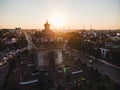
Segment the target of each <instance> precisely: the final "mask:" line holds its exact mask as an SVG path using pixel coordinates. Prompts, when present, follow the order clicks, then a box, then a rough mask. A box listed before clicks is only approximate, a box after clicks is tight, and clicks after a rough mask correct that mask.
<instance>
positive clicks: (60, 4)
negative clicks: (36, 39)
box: [0, 0, 120, 29]
mask: <svg viewBox="0 0 120 90" xmlns="http://www.w3.org/2000/svg"><path fill="white" fill-rule="evenodd" d="M54 13H58V14H59V16H64V18H65V20H63V21H65V22H64V24H61V23H60V24H61V25H62V26H61V27H59V28H57V27H55V25H54V24H53V23H54V22H55V23H56V21H54V20H53V22H52V21H51V19H53V18H54ZM51 17H52V18H51ZM58 18H59V17H58ZM46 20H48V21H49V23H50V24H51V29H83V28H84V29H90V27H91V28H93V29H120V0H0V28H15V27H21V28H24V29H43V28H44V26H43V24H44V23H45V22H46ZM59 20H60V19H58V21H57V24H59V23H58V22H59Z"/></svg>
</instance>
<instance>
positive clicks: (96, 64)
mask: <svg viewBox="0 0 120 90" xmlns="http://www.w3.org/2000/svg"><path fill="white" fill-rule="evenodd" d="M69 54H71V55H74V57H78V58H80V60H81V61H82V62H83V63H87V66H88V67H93V68H94V69H98V71H99V72H100V73H102V74H105V75H108V76H109V78H111V79H112V80H114V81H115V82H117V83H118V84H120V69H116V68H114V67H111V66H109V65H107V64H105V63H102V62H100V61H98V60H94V61H93V63H92V64H89V63H88V61H89V60H90V59H91V58H90V57H88V56H85V55H83V54H81V53H78V52H73V50H72V51H71V50H69Z"/></svg>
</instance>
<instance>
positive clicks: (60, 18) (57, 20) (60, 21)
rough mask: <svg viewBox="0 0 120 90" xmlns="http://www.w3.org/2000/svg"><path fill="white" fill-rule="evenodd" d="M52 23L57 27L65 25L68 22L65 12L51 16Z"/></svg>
mask: <svg viewBox="0 0 120 90" xmlns="http://www.w3.org/2000/svg"><path fill="white" fill-rule="evenodd" d="M50 23H51V24H52V26H53V27H55V28H60V27H63V26H64V25H65V24H66V17H65V16H64V15H63V14H60V13H55V14H53V15H52V17H51V18H50Z"/></svg>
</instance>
